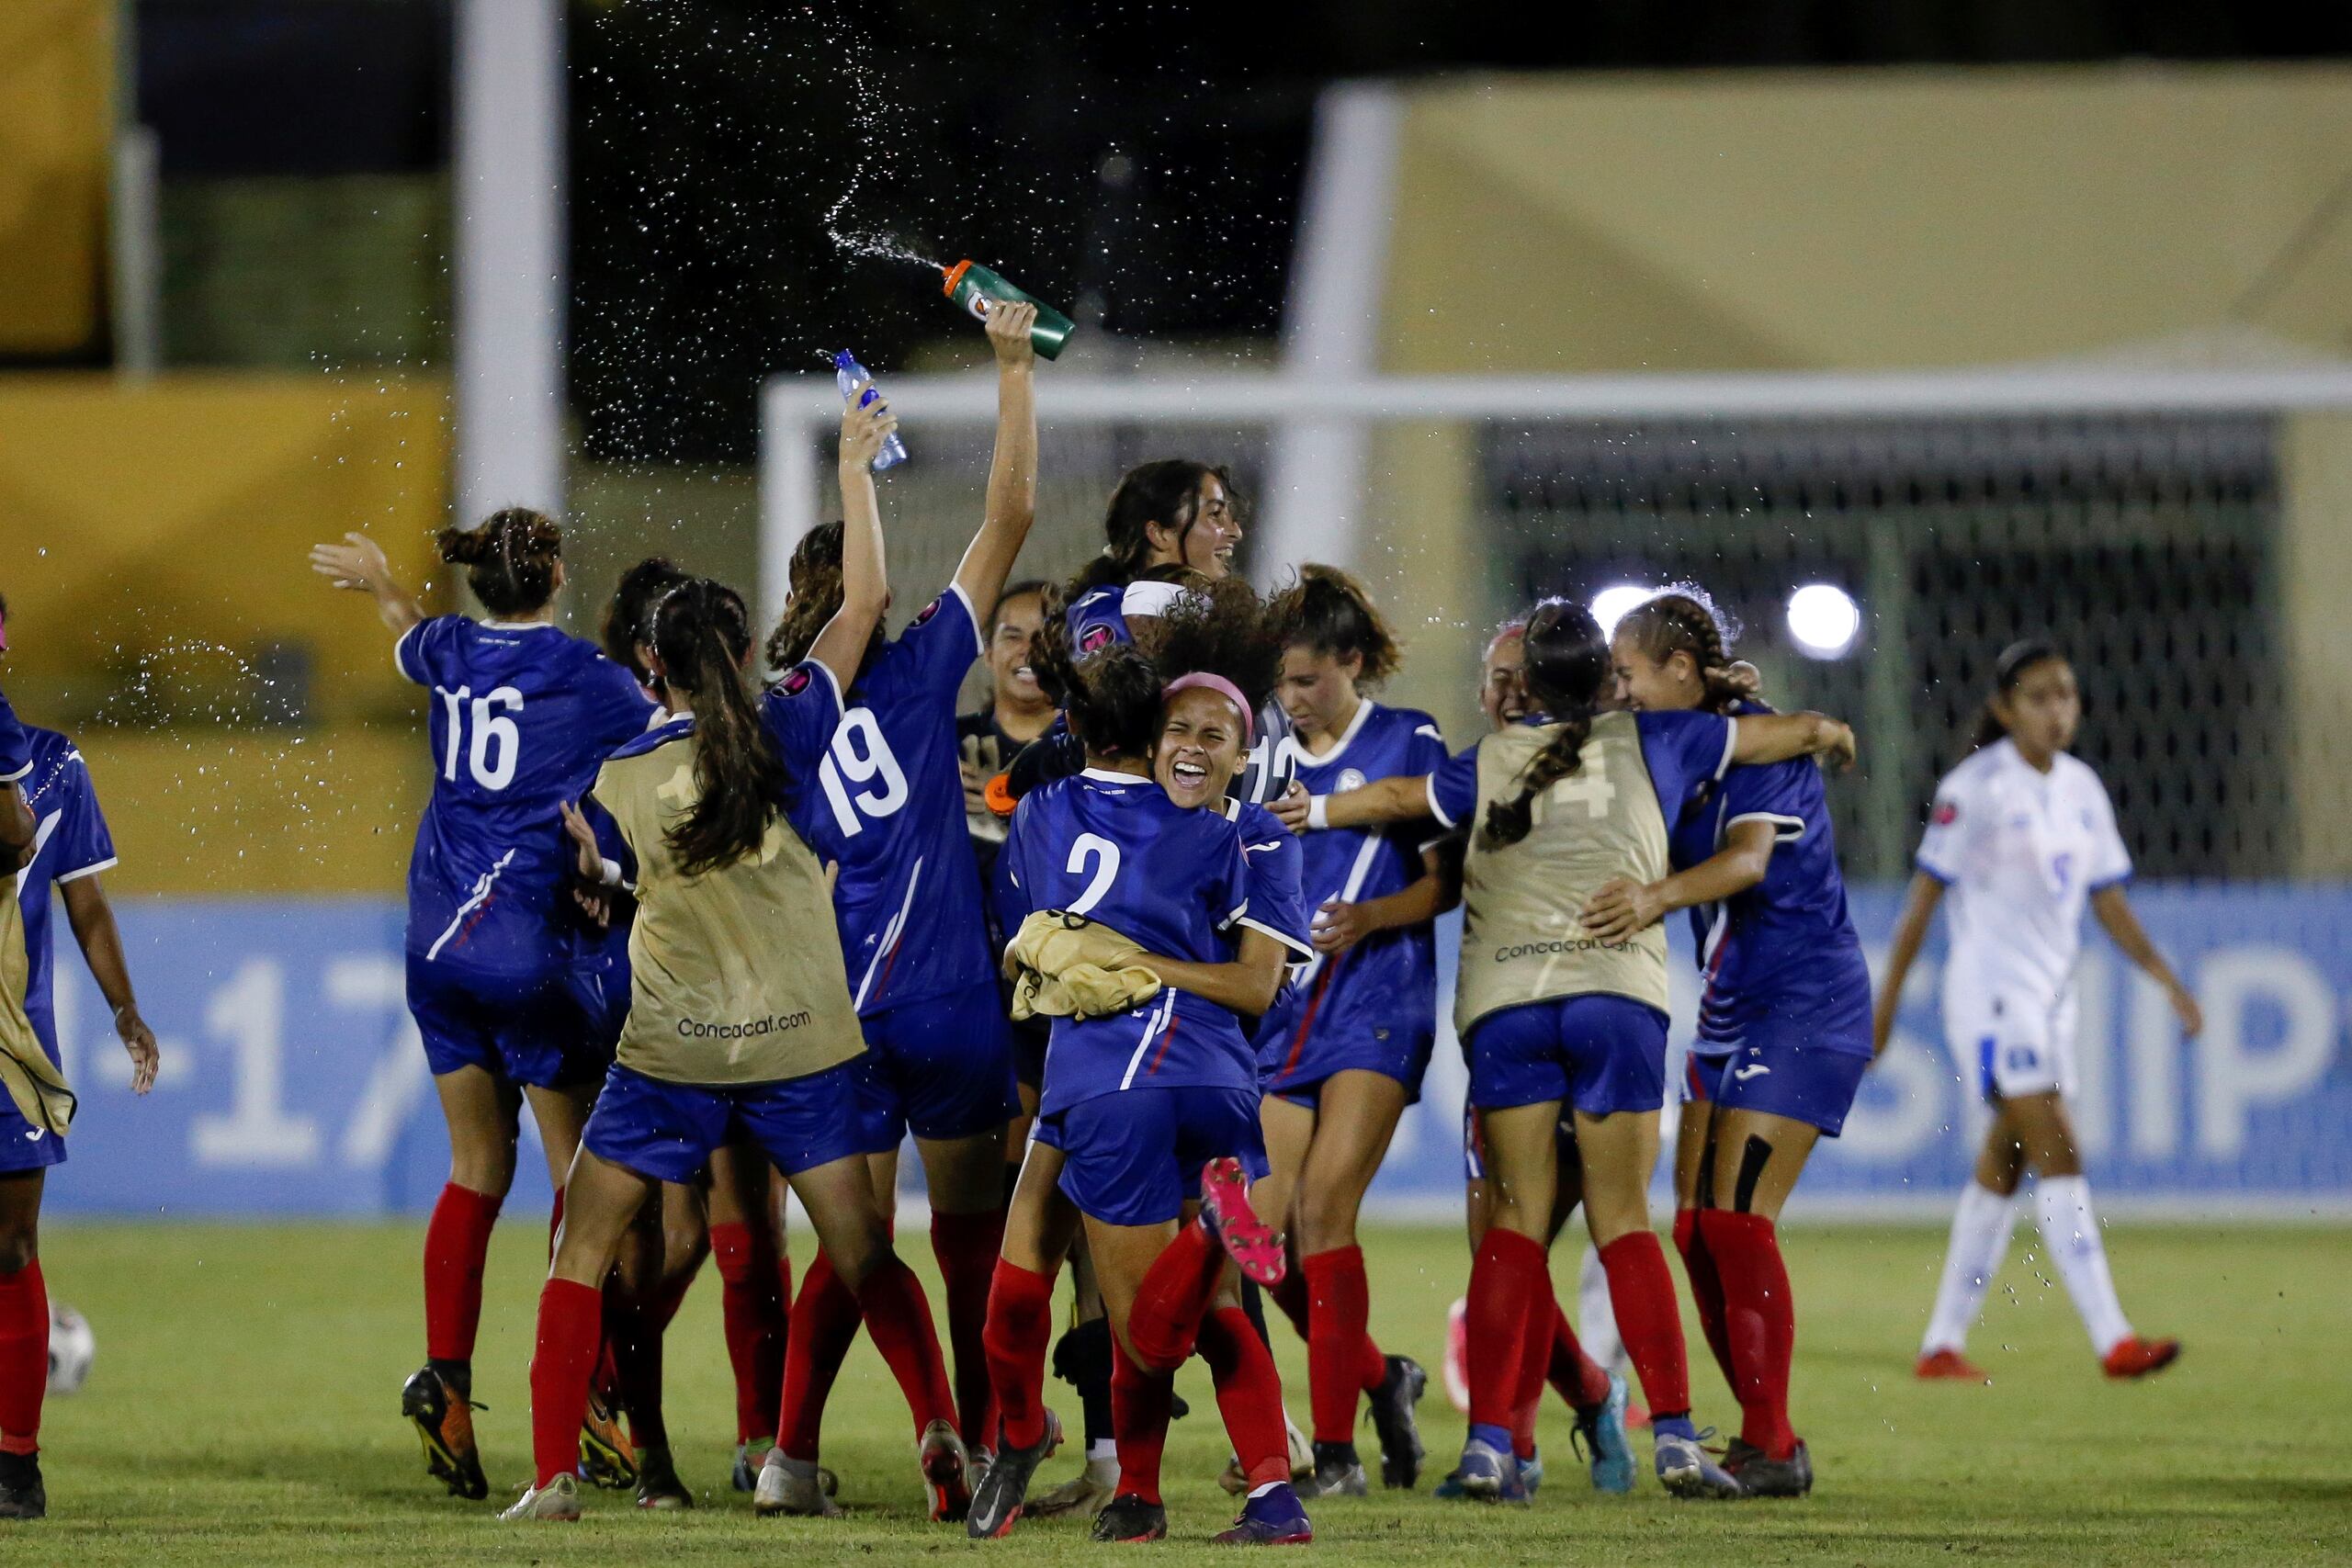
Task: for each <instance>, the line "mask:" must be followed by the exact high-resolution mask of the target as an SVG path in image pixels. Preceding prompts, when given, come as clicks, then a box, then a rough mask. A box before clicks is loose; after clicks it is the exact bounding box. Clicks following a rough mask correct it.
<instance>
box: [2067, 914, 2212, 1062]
mask: <svg viewBox="0 0 2352 1568" xmlns="http://www.w3.org/2000/svg"><path fill="white" fill-rule="evenodd" d="M2091 913H2092V914H2094V915H2097V916H2098V923H2099V924H2100V925H2101V926H2102V927H2104V928H2105V929H2106V931H2107V934H2108V935H2109V937H2111V938H2113V939H2114V942H2115V945H2116V946H2118V947H2120V948H2121V949H2122V950H2123V956H2124V957H2126V958H2128V959H2130V960H2131V962H2132V963H2134V964H2138V965H2139V966H2140V970H2141V972H2142V973H2143V974H2144V975H2146V976H2148V978H2149V979H2151V980H2154V982H2155V983H2156V984H2157V985H2159V986H2162V987H2164V988H2165V997H2166V998H2169V999H2170V1000H2171V1002H2172V1010H2173V1014H2174V1016H2175V1017H2177V1018H2178V1019H2179V1020H2180V1027H2181V1032H2183V1033H2185V1034H2189V1035H2195V1034H2198V1033H2201V1032H2203V1030H2204V1028H2205V1010H2204V1009H2203V1008H2201V1007H2199V1006H2198V1005H2197V995H2196V993H2195V992H2193V991H2191V990H2190V989H2189V988H2188V987H2187V986H2184V985H2182V984H2181V983H2180V976H2177V975H2176V974H2174V973H2173V972H2172V965H2171V964H2167V963H2165V955H2164V954H2163V953H2158V952H2157V951H2156V944H2155V943H2154V942H2150V941H2149V940H2148V933H2147V931H2145V930H2143V928H2142V927H2141V925H2140V917H2139V916H2138V915H2137V914H2135V913H2133V912H2132V909H2131V899H2129V898H2127V897H2124V896H2123V885H2122V884H2121V883H2120V882H2119V883H2116V884H2114V885H2112V886H2107V887H2102V888H2100V889H2099V890H2098V892H2096V893H2094V894H2092V895H2091Z"/></svg>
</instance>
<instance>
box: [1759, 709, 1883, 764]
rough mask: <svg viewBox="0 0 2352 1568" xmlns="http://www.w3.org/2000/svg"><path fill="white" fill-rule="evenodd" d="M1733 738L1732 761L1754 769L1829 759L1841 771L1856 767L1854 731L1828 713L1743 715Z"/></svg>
mask: <svg viewBox="0 0 2352 1568" xmlns="http://www.w3.org/2000/svg"><path fill="white" fill-rule="evenodd" d="M1737 723H1738V726H1739V732H1738V734H1737V735H1736V736H1735V737H1734V738H1733V739H1732V746H1731V760H1732V761H1735V762H1738V763H1741V764H1744V765H1749V766H1753V765H1756V764H1759V763H1764V762H1785V761H1789V760H1790V759H1791V758H1792V757H1826V758H1827V759H1828V760H1829V761H1831V762H1833V763H1835V764H1836V765H1837V766H1838V768H1840V769H1845V768H1850V767H1852V766H1853V765H1854V732H1853V731H1852V730H1851V729H1849V728H1847V727H1846V726H1845V725H1843V724H1840V723H1839V722H1838V720H1836V719H1834V718H1831V717H1830V716H1828V715H1826V714H1818V713H1758V714H1742V715H1740V716H1739V718H1738V720H1737Z"/></svg>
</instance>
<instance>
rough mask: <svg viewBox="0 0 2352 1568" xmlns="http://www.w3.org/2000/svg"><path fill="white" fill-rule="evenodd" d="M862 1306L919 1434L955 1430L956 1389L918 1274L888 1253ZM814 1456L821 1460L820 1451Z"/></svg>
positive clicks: (872, 1274) (863, 1290)
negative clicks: (938, 1424)
mask: <svg viewBox="0 0 2352 1568" xmlns="http://www.w3.org/2000/svg"><path fill="white" fill-rule="evenodd" d="M857 1304H858V1305H859V1307H861V1308H862V1309H864V1311H865V1332H866V1333H868V1334H870V1335H872V1336H873V1337H874V1348H876V1350H879V1351H881V1352H882V1359H883V1361H884V1362H885V1363H886V1364H888V1367H889V1369H890V1375H891V1376H893V1377H895V1378H897V1379H898V1380H899V1393H903V1394H905V1395H906V1397H907V1408H908V1409H909V1410H910V1412H912V1413H913V1415H914V1418H915V1430H916V1431H917V1432H918V1433H920V1432H922V1429H923V1428H924V1427H928V1426H930V1425H931V1424H932V1423H933V1421H944V1422H946V1423H947V1424H948V1425H949V1426H951V1427H952V1426H954V1425H955V1424H956V1390H955V1389H954V1388H953V1387H951V1386H950V1385H949V1383H948V1382H947V1362H946V1361H945V1360H944V1359H943V1358H942V1357H941V1356H940V1354H939V1331H938V1330H937V1329H935V1328H933V1326H932V1322H931V1303H930V1302H929V1301H928V1300H926V1299H925V1298H924V1296H923V1293H922V1280H918V1279H916V1278H915V1274H914V1270H913V1269H910V1268H908V1267H907V1266H906V1263H905V1261H904V1260H903V1259H901V1258H899V1255H898V1254H897V1253H895V1252H886V1253H884V1254H883V1255H882V1260H881V1261H880V1262H879V1263H877V1264H876V1265H875V1266H874V1268H873V1269H871V1270H870V1271H868V1272H867V1274H866V1276H865V1283H864V1284H862V1285H860V1286H859V1287H858V1288H857ZM809 1457H810V1458H812V1459H813V1458H815V1457H816V1454H815V1450H810V1453H809Z"/></svg>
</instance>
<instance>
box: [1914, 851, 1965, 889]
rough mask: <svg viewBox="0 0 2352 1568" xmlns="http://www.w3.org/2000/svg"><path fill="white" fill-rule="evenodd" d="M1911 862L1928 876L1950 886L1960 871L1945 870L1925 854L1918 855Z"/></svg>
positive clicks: (1958, 876)
mask: <svg viewBox="0 0 2352 1568" xmlns="http://www.w3.org/2000/svg"><path fill="white" fill-rule="evenodd" d="M1914 864H1916V865H1917V866H1918V868H1919V869H1920V870H1921V871H1924V872H1926V873H1927V874H1928V875H1929V876H1932V877H1934V878H1935V879H1936V880H1937V881H1938V882H1940V883H1942V884H1943V885H1944V886H1946V887H1950V886H1951V885H1952V884H1953V883H1955V882H1958V881H1959V880H1960V873H1958V872H1956V871H1947V870H1945V869H1944V868H1943V867H1942V866H1939V865H1938V864H1936V863H1935V862H1933V861H1931V860H1929V859H1928V857H1927V856H1925V855H1921V856H1919V857H1918V858H1917V860H1916V861H1915V862H1914Z"/></svg>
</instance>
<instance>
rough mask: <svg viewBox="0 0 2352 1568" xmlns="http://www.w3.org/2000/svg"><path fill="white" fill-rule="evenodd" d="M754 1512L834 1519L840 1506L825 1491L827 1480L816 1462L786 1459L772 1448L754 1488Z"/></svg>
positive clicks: (764, 1515)
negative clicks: (820, 1472) (819, 1472)
mask: <svg viewBox="0 0 2352 1568" xmlns="http://www.w3.org/2000/svg"><path fill="white" fill-rule="evenodd" d="M841 1512H842V1511H841V1509H840V1508H839V1507H837V1506H835V1505H834V1503H833V1500H832V1499H831V1497H828V1496H826V1495H825V1483H824V1480H823V1478H822V1477H821V1476H820V1475H819V1474H818V1472H817V1467H816V1465H814V1464H812V1463H810V1462H809V1461H806V1460H797V1459H786V1458H785V1457H784V1454H783V1452H782V1451H781V1450H772V1451H771V1452H770V1453H769V1454H768V1461H767V1463H765V1464H763V1465H762V1466H761V1467H760V1481H759V1484H758V1485H757V1486H755V1487H753V1488H752V1513H754V1514H756V1515H758V1516H759V1517H761V1518H763V1519H773V1518H775V1517H779V1516H782V1517H788V1518H796V1519H834V1518H839V1517H841Z"/></svg>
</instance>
